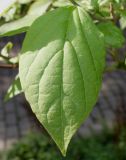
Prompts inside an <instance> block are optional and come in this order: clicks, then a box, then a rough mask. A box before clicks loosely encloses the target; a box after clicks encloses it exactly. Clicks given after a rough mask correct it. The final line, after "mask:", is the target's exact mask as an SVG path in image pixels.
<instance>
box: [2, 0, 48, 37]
mask: <svg viewBox="0 0 126 160" xmlns="http://www.w3.org/2000/svg"><path fill="white" fill-rule="evenodd" d="M50 3H51V0H44V1H43V0H38V1H36V2H34V3H33V5H32V6H31V8H30V9H29V12H28V14H27V15H26V16H24V17H23V18H20V19H18V20H15V21H12V22H9V23H5V24H3V25H2V26H0V37H3V36H12V35H15V34H18V33H22V32H26V31H27V30H28V29H29V27H30V26H31V25H32V23H33V22H34V21H35V19H37V18H38V17H39V16H40V15H42V14H44V13H45V11H46V9H47V8H48V6H49V5H50Z"/></svg>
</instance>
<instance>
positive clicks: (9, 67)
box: [0, 64, 18, 69]
mask: <svg viewBox="0 0 126 160" xmlns="http://www.w3.org/2000/svg"><path fill="white" fill-rule="evenodd" d="M0 68H3V69H16V68H18V64H0Z"/></svg>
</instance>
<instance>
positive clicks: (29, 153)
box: [1, 129, 126, 160]
mask: <svg viewBox="0 0 126 160" xmlns="http://www.w3.org/2000/svg"><path fill="white" fill-rule="evenodd" d="M5 155H6V156H5ZM1 157H2V154H1ZM3 159H5V160H45V159H46V160H125V159H126V129H122V131H121V132H120V135H119V137H118V140H117V136H115V133H114V132H108V131H107V132H104V133H103V134H101V135H100V136H98V135H97V136H96V135H94V136H93V137H90V138H82V137H77V136H76V137H74V140H73V141H72V142H71V144H70V147H69V150H68V154H67V156H66V157H65V158H63V157H62V156H61V154H60V153H59V151H58V150H57V148H56V146H55V144H54V142H53V141H52V140H51V139H50V138H49V137H47V136H44V135H40V134H36V133H35V134H29V135H28V136H26V137H25V138H24V139H23V140H22V141H20V142H19V143H17V144H15V145H14V147H13V148H12V149H11V150H9V151H7V153H6V154H4V157H3Z"/></svg>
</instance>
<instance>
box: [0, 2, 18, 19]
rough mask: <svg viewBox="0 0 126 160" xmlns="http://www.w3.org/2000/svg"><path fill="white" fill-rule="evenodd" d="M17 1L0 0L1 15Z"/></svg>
mask: <svg viewBox="0 0 126 160" xmlns="http://www.w3.org/2000/svg"><path fill="white" fill-rule="evenodd" d="M15 2H16V0H0V17H1V16H2V15H3V14H4V13H5V12H6V11H7V10H8V9H9V8H10V7H11V6H12V5H13V4H14V3H15Z"/></svg>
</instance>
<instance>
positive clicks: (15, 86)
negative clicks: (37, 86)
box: [4, 75, 22, 101]
mask: <svg viewBox="0 0 126 160" xmlns="http://www.w3.org/2000/svg"><path fill="white" fill-rule="evenodd" d="M21 92H22V88H21V83H20V79H19V76H18V75H17V76H16V78H15V79H14V81H13V82H12V84H11V86H10V87H9V89H8V91H7V94H6V95H5V97H4V101H8V100H10V99H11V98H13V97H14V96H16V95H18V94H20V93H21Z"/></svg>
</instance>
